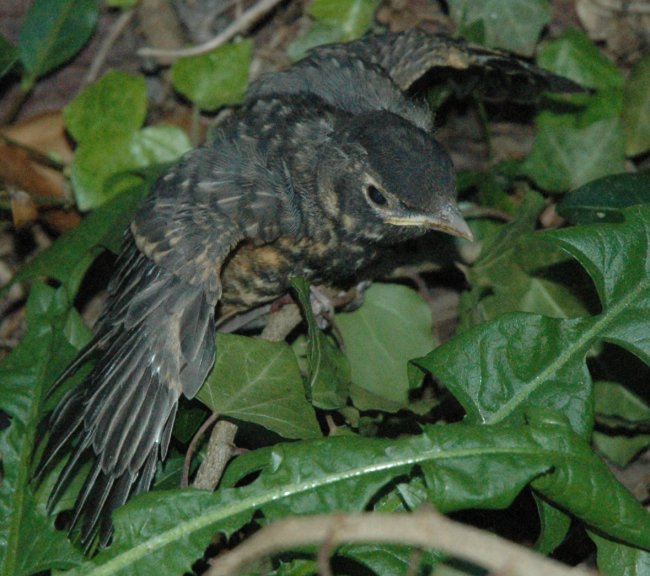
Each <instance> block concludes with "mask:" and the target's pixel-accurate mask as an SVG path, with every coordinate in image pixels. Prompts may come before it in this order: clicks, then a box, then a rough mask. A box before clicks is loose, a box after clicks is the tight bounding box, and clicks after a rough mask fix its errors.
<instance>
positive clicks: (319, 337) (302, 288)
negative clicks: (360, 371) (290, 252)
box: [291, 278, 350, 410]
mask: <svg viewBox="0 0 650 576" xmlns="http://www.w3.org/2000/svg"><path fill="white" fill-rule="evenodd" d="M291 285H292V287H293V289H294V291H295V292H296V295H297V296H298V300H299V302H300V306H301V308H302V311H303V315H304V317H305V319H306V321H307V330H308V338H309V340H308V344H307V350H308V353H307V363H308V368H309V376H308V380H307V390H308V392H309V395H310V397H311V402H312V404H313V405H314V406H316V407H317V408H323V409H325V410H333V409H336V408H341V407H343V406H345V403H346V401H347V399H348V395H349V392H350V363H349V362H348V359H347V358H346V357H345V355H344V354H343V353H342V352H341V351H340V350H339V349H338V348H337V347H336V345H335V344H334V343H333V342H332V340H331V339H329V338H328V337H327V336H326V335H325V334H324V333H323V331H322V330H321V329H320V328H319V327H318V324H317V323H316V319H315V318H314V314H313V312H312V309H311V298H310V290H309V283H308V282H307V281H306V280H304V279H303V278H294V279H293V280H292V281H291Z"/></svg>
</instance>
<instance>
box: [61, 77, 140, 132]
mask: <svg viewBox="0 0 650 576" xmlns="http://www.w3.org/2000/svg"><path fill="white" fill-rule="evenodd" d="M146 115H147V86H146V84H145V81H144V78H143V77H142V76H134V75H132V74H127V73H125V72H120V71H118V70H112V71H110V72H107V73H106V74H104V76H102V78H101V79H100V80H98V81H97V82H95V83H94V84H93V85H92V86H89V87H88V88H86V89H85V90H83V91H82V92H81V93H80V94H79V95H78V96H77V97H76V98H75V99H74V100H73V101H72V102H70V104H68V105H67V106H66V107H65V108H64V109H63V119H64V121H65V125H66V128H67V129H68V131H69V132H70V134H72V137H73V138H74V139H75V140H76V141H77V142H79V143H82V142H91V141H93V140H96V141H101V140H103V139H104V138H110V137H113V136H114V135H118V134H131V133H132V132H135V131H137V130H139V129H140V128H141V127H142V125H143V124H144V120H145V117H146Z"/></svg>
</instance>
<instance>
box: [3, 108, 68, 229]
mask: <svg viewBox="0 0 650 576" xmlns="http://www.w3.org/2000/svg"><path fill="white" fill-rule="evenodd" d="M2 135H3V136H5V137H6V138H7V140H4V141H1V142H0V180H1V181H2V182H4V184H5V186H6V187H8V188H10V189H13V190H15V191H22V192H24V193H26V194H27V195H28V196H30V197H31V203H32V206H33V207H34V209H36V210H37V216H38V218H39V219H42V220H43V221H45V222H46V223H47V224H48V225H49V226H50V227H52V228H53V229H55V230H56V231H59V232H63V231H65V230H69V229H70V228H74V227H75V226H76V225H77V224H78V223H79V221H80V215H79V213H78V212H76V211H75V210H73V209H63V208H60V207H57V206H56V205H55V204H56V201H57V199H60V200H61V201H65V200H66V199H67V198H69V194H68V189H67V181H66V178H65V176H64V175H63V173H62V172H61V170H57V169H55V168H53V167H51V166H48V165H47V164H46V163H45V162H44V161H43V159H41V158H38V157H37V155H34V154H31V153H30V152H29V151H28V149H29V150H35V151H37V152H39V153H41V154H43V155H44V156H46V157H48V156H55V157H56V158H58V159H59V160H60V161H61V162H62V163H64V164H69V163H70V162H71V161H72V156H73V152H72V148H71V147H70V143H69V142H68V140H67V138H66V135H65V127H64V125H63V117H62V115H61V112H45V113H42V114H39V115H37V116H34V117H33V118H30V119H29V120H25V121H22V122H19V123H17V124H14V125H13V126H9V127H7V128H4V129H3V130H2ZM14 143H15V144H14ZM14 195H15V194H12V208H13V207H14V198H13V196H14ZM39 199H41V201H40V202H39ZM44 199H52V201H53V202H52V201H50V202H48V201H46V200H44ZM53 204H54V205H53ZM27 205H28V203H27V202H26V201H25V200H24V199H23V200H21V201H20V202H18V203H16V209H18V210H19V214H16V213H15V212H14V221H15V222H19V223H21V225H25V224H27V223H28V222H29V221H33V220H34V219H36V218H35V217H34V213H33V212H32V211H31V209H28V208H27Z"/></svg>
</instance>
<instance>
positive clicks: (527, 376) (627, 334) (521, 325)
mask: <svg viewBox="0 0 650 576" xmlns="http://www.w3.org/2000/svg"><path fill="white" fill-rule="evenodd" d="M625 215H626V222H625V223H624V224H600V225H599V224H594V225H590V226H584V227H579V228H573V229H567V230H562V231H557V232H552V233H549V234H547V237H548V238H549V239H553V240H554V241H555V242H557V243H558V244H559V245H560V246H561V247H562V248H563V249H564V250H566V251H567V252H568V253H570V254H571V255H572V256H573V257H574V258H576V259H577V260H578V261H579V262H580V264H581V265H582V266H583V267H584V268H585V269H586V270H587V272H588V273H589V275H590V276H591V278H592V280H593V281H594V284H595V286H596V290H597V291H598V294H599V297H600V299H601V302H602V304H603V311H602V313H601V314H599V315H597V316H593V317H585V318H577V319H571V320H561V319H554V318H548V317H545V316H538V315H532V314H507V315H504V316H501V317H499V318H497V319H495V320H493V321H491V322H488V323H486V324H483V325H481V326H478V327H476V328H474V329H472V330H470V331H468V332H466V333H463V334H461V335H459V336H457V337H456V338H454V339H452V340H451V341H449V342H447V343H446V344H444V345H443V346H440V347H439V348H437V349H436V350H434V351H433V352H431V353H430V354H429V355H428V356H426V357H425V358H422V359H418V360H417V361H416V363H417V365H418V366H420V367H421V368H423V369H425V370H429V371H430V372H432V373H433V374H434V375H435V376H437V377H438V378H439V379H440V380H442V382H444V384H445V385H446V386H447V387H448V388H449V389H450V390H451V391H452V393H453V394H454V395H455V396H456V398H457V399H458V400H459V401H460V403H461V404H462V405H463V407H464V408H465V410H466V411H467V414H468V418H469V420H470V421H471V422H482V423H485V424H496V423H499V422H504V421H507V422H513V421H514V422H521V421H522V420H523V419H524V417H525V411H526V408H527V407H529V406H545V407H548V408H553V409H555V410H557V411H558V412H560V413H563V414H565V415H566V416H567V417H568V419H569V420H570V421H571V424H572V426H573V428H574V430H576V431H577V432H578V433H579V434H581V435H583V436H584V437H588V435H589V434H590V433H591V429H592V426H593V406H592V393H593V391H592V381H591V376H590V374H589V371H588V370H587V366H586V364H585V357H586V354H587V352H588V351H589V349H590V348H591V346H592V345H593V344H594V343H596V342H598V341H602V340H604V341H609V342H613V343H615V344H617V345H619V346H621V347H623V348H625V349H626V350H629V351H630V352H632V353H633V354H636V355H637V356H638V357H639V358H640V359H641V360H643V361H644V362H646V363H647V364H650V340H649V339H648V336H647V325H646V319H647V317H648V314H649V313H650V312H649V311H650V262H649V261H648V260H647V258H646V255H647V253H648V249H649V248H648V243H649V238H650V208H645V209H640V208H638V209H637V208H630V209H628V210H626V211H625Z"/></svg>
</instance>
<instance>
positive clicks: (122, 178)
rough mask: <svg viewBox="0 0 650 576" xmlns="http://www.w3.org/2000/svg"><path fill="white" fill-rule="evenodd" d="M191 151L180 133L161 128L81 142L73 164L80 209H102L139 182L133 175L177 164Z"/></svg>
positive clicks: (184, 135) (74, 183)
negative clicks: (99, 207) (141, 171)
mask: <svg viewBox="0 0 650 576" xmlns="http://www.w3.org/2000/svg"><path fill="white" fill-rule="evenodd" d="M190 149H191V143H190V141H189V138H188V137H187V135H186V134H185V132H183V130H181V129H180V128H178V127H176V126H164V125H157V126H148V127H146V128H144V129H142V130H140V131H138V132H131V133H123V134H113V135H107V136H106V137H104V138H101V139H95V138H93V139H91V140H85V141H83V142H82V143H81V144H80V145H79V147H78V148H77V151H76V153H75V157H74V160H73V163H72V184H73V188H74V192H75V196H76V198H77V205H78V207H79V209H80V210H90V209H93V208H97V207H98V206H101V205H102V204H104V203H105V202H107V201H108V200H110V199H111V198H114V197H116V196H119V195H120V194H122V193H124V192H125V191H126V190H127V189H128V188H131V187H133V186H134V185H136V184H137V183H138V182H139V181H140V179H141V178H140V176H138V175H137V174H134V172H136V171H140V170H141V169H143V168H147V167H150V166H152V165H155V164H164V163H169V162H173V161H175V160H178V159H179V158H180V156H182V155H183V154H184V153H185V152H187V151H188V150H190ZM117 176H119V178H118V177H117Z"/></svg>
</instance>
